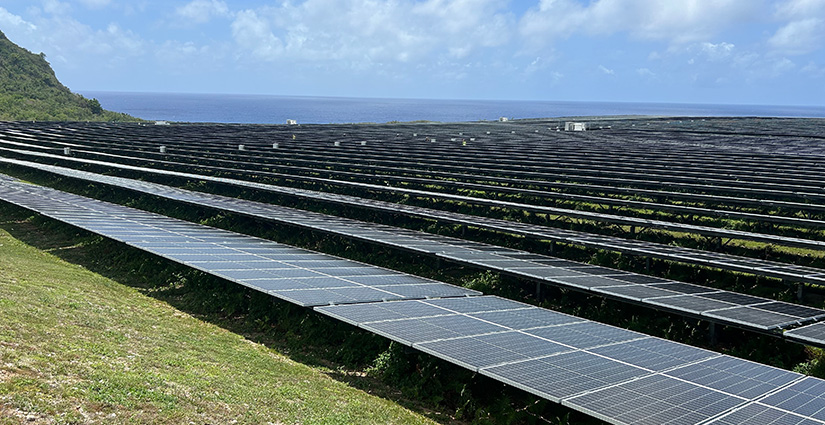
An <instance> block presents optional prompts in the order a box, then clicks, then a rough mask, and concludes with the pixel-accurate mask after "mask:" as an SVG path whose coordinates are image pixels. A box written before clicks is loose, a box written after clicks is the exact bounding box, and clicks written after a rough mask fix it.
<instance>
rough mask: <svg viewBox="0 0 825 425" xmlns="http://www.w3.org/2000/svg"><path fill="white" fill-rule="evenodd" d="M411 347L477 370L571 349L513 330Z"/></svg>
mask: <svg viewBox="0 0 825 425" xmlns="http://www.w3.org/2000/svg"><path fill="white" fill-rule="evenodd" d="M413 347H414V348H416V349H418V350H421V351H423V352H425V353H429V354H432V355H434V356H436V357H439V358H442V359H445V360H447V361H450V362H453V363H455V364H458V365H460V366H463V367H466V368H467V369H470V370H472V371H476V372H477V371H478V370H479V369H480V368H484V367H489V366H494V365H499V364H502V363H510V362H514V361H521V360H528V359H532V358H537V357H545V356H549V355H552V354H557V353H561V352H565V351H571V350H572V349H571V348H570V347H565V346H563V345H559V344H556V343H553V342H550V341H546V340H542V339H539V338H536V337H534V336H530V335H527V334H523V333H520V332H513V331H511V332H503V333H494V334H486V335H478V336H469V337H463V338H455V339H445V340H439V341H433V342H425V343H420V344H415V345H413Z"/></svg>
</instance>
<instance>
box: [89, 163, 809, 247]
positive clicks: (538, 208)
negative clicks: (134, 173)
mask: <svg viewBox="0 0 825 425" xmlns="http://www.w3.org/2000/svg"><path fill="white" fill-rule="evenodd" d="M74 153H75V154H83V155H85V156H90V157H98V158H106V159H107V160H110V161H126V162H128V163H139V162H150V163H154V164H158V163H162V162H165V163H167V165H170V166H178V167H179V166H192V164H197V165H196V167H197V168H198V169H199V170H201V172H204V171H206V170H210V171H211V172H212V173H215V172H219V171H224V172H233V171H234V172H241V173H244V174H255V175H261V176H269V177H278V178H284V179H290V180H295V181H303V182H313V183H321V184H326V185H335V186H341V187H346V188H355V189H360V190H366V191H380V192H388V193H393V194H403V195H409V196H414V197H426V198H432V199H443V200H448V201H452V202H462V203H470V204H475V205H483V206H487V207H493V208H504V209H515V210H521V211H530V212H533V213H536V214H547V215H554V216H556V215H557V216H563V217H572V218H576V219H582V220H592V221H596V222H603V223H611V224H618V225H627V226H637V227H640V228H655V229H665V230H671V231H677V232H687V233H693V234H697V235H703V236H708V237H716V238H729V239H741V240H751V241H757V242H762V243H768V244H778V245H785V246H793V247H800V248H808V249H822V248H825V241H820V240H812V239H806V238H799V237H790V236H783V235H777V234H766V233H755V232H749V231H741V230H734V229H726V228H720V227H712V226H704V225H695V224H689V223H681V222H674V221H664V220H658V219H650V218H639V217H633V216H626V215H616V214H610V213H602V212H592V211H587V210H577V209H567V208H557V207H549V206H542V205H534V204H527V203H521V202H512V201H502V200H497V199H490V198H480V197H473V196H465V195H456V194H450V193H443V192H434V191H431V190H421V189H408V188H405V187H399V186H388V185H382V184H374V183H365V182H359V181H350V180H347V179H336V180H333V179H330V178H325V177H316V176H303V175H301V174H289V173H284V172H272V171H264V170H254V169H250V168H251V167H255V166H256V163H254V162H246V161H237V160H231V161H229V160H228V161H223V162H228V163H229V164H224V165H223V166H220V167H216V166H211V165H209V163H208V161H206V162H205V161H204V159H203V158H198V157H193V159H192V161H191V163H190V164H188V165H187V164H186V163H183V162H170V161H157V160H156V159H154V158H153V159H150V160H147V159H143V158H141V157H139V156H134V155H135V154H136V153H137V152H127V153H126V155H123V154H107V153H99V152H97V151H96V150H84V149H76V150H74ZM153 156H154V154H153ZM279 168H280V167H279ZM313 173H316V174H317V173H318V171H316V170H313ZM320 173H321V174H330V172H329V171H326V170H325V169H322V171H320ZM333 174H334V173H333ZM347 174H348V175H349V174H352V173H349V172H348V173H347ZM387 179H392V177H391V176H390V177H388V176H383V175H382V176H380V178H379V180H387ZM414 179H415V178H413V177H407V176H405V177H403V178H401V179H397V180H400V181H402V182H410V181H412V180H414ZM608 180H610V179H608ZM436 183H438V184H447V183H442V182H440V181H439V182H435V181H433V182H430V184H436ZM496 188H497V187H493V186H490V187H488V188H487V189H489V190H495V189H496ZM505 190H506V189H505ZM522 192H524V191H521V190H517V191H515V193H522ZM823 196H824V197H825V195H823ZM697 211H698V210H697ZM697 211H695V212H697ZM724 214H725V213H723V212H720V213H718V214H717V215H724ZM786 221H792V222H794V223H796V224H797V225H803V224H814V225H816V226H819V227H825V222H819V221H813V220H805V219H793V218H787V219H786Z"/></svg>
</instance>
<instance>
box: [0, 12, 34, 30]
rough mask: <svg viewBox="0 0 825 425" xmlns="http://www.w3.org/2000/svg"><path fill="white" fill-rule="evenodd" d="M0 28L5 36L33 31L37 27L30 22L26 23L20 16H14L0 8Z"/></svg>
mask: <svg viewBox="0 0 825 425" xmlns="http://www.w3.org/2000/svg"><path fill="white" fill-rule="evenodd" d="M0 27H2V29H3V31H4V32H6V34H8V33H10V32H12V31H15V30H18V31H34V30H36V29H37V26H36V25H34V24H33V23H31V22H26V20H24V19H23V18H22V17H21V16H18V15H15V14H13V13H11V12H9V11H8V10H6V9H4V8H3V7H0Z"/></svg>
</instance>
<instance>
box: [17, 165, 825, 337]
mask: <svg viewBox="0 0 825 425" xmlns="http://www.w3.org/2000/svg"><path fill="white" fill-rule="evenodd" d="M5 161H7V162H11V163H15V164H19V165H25V166H29V167H32V168H36V169H38V170H42V171H49V172H53V173H57V174H59V175H62V176H70V177H74V178H79V179H83V180H86V181H94V182H99V183H105V184H110V185H113V186H116V187H120V188H127V189H131V190H135V191H139V192H141V193H147V194H151V195H156V196H161V197H164V198H166V199H172V200H177V201H182V202H187V203H190V204H192V205H197V206H206V207H212V208H215V209H218V210H221V211H228V212H235V213H240V214H244V215H247V216H250V217H256V218H262V219H266V220H274V221H277V222H279V223H287V224H292V225H297V226H301V227H304V228H309V229H312V230H321V231H325V232H329V233H333V234H336V235H343V236H346V237H350V238H356V239H359V240H364V241H369V242H371V243H377V244H381V245H385V246H392V247H396V248H400V249H403V250H406V251H413V252H417V253H421V254H427V255H431V256H436V257H438V258H443V259H446V260H449V261H453V262H457V263H460V264H466V265H472V266H476V267H480V268H484V269H488V270H494V271H499V272H504V273H507V274H509V275H512V276H516V277H519V278H525V279H530V280H537V281H540V282H547V283H550V284H554V285H561V286H564V287H568V288H574V289H578V290H582V291H586V292H591V293H597V294H601V295H604V296H608V297H612V298H616V299H620V300H625V301H633V302H638V303H642V304H644V305H646V306H648V307H653V308H658V309H664V310H668V311H672V312H677V313H680V314H688V315H692V316H696V317H701V318H703V319H706V320H713V321H718V322H719V323H722V324H727V325H739V326H742V327H745V328H747V329H751V330H759V331H773V330H776V329H780V328H785V327H788V326H791V325H798V324H800V323H805V322H810V321H813V320H817V319H821V318H825V310H821V309H815V308H810V307H804V306H800V305H796V304H790V303H785V302H778V301H773V300H769V299H765V298H760V297H754V296H746V295H741V294H736V293H732V292H727V291H722V290H718V289H714V288H708V287H702V286H697V285H690V284H686V283H680V282H675V281H671V280H668V279H663V278H657V277H651V276H645V275H638V274H634V273H629V272H624V271H619V270H615V269H609V268H604V267H596V266H592V265H588V264H584V263H578V262H573V261H566V260H561V259H558V258H554V257H549V256H544V255H537V254H531V253H527V252H523V251H517V250H513V249H508V248H503V247H498V246H493V245H487V244H482V243H477V242H469V241H465V240H461V239H455V238H450V237H446V236H441V235H433V234H428V233H424V232H417V231H412V230H408V229H401V228H397V227H391V226H384V225H379V224H374V223H366V222H361V221H356V220H351V219H346V218H340V217H333V216H328V215H325V214H319V213H313V212H307V211H300V210H295V209H292V208H286V207H281V206H275V205H270V204H262V203H258V202H252V201H246V200H242V199H236V198H228V197H224V196H219V195H212V194H205V193H199V192H192V191H188V190H183V189H178V188H172V187H169V186H164V185H160V184H156V183H149V182H141V181H136V180H131V179H125V178H120V177H112V176H104V175H100V174H94V173H89V172H84V171H78V170H73V169H67V168H62V167H55V166H47V165H41V164H36V163H27V162H23V161H17V160H5ZM305 264H307V265H311V264H312V263H305ZM322 265H323V264H319V266H322ZM341 271H343V270H341ZM221 273H222V275H225V276H229V277H231V278H238V279H241V278H242V279H263V278H265V277H271V276H270V275H271V274H272V273H273V272H271V271H265V272H261V271H248V270H237V271H234V270H229V271H225V272H224V271H221ZM282 273H283V272H282ZM316 282H317V281H316ZM819 337H820V338H825V333H824V334H820V335H819ZM809 343H811V342H809ZM814 345H819V344H818V343H816V344H814Z"/></svg>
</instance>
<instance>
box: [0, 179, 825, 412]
mask: <svg viewBox="0 0 825 425" xmlns="http://www.w3.org/2000/svg"><path fill="white" fill-rule="evenodd" d="M0 199H3V200H5V201H6V202H11V203H13V204H15V205H19V206H21V207H24V208H27V209H30V210H33V211H36V212H39V213H41V214H44V215H46V216H49V217H52V218H55V219H57V220H60V221H63V222H66V223H69V224H72V225H74V226H77V227H80V228H83V229H86V230H89V231H92V232H95V233H98V234H101V235H103V236H106V237H109V238H112V239H115V240H119V241H122V242H125V243H127V244H130V245H132V246H135V247H138V248H140V249H143V250H145V251H148V252H152V253H155V254H157V255H160V256H163V257H165V258H169V259H172V260H174V261H177V262H180V263H182V264H186V265H189V266H191V267H194V268H198V269H201V270H204V271H206V272H208V273H211V274H214V275H216V276H219V277H223V278H226V279H229V280H232V281H235V282H238V283H241V284H244V285H247V286H250V287H253V288H255V289H258V290H261V291H264V292H267V293H269V294H272V295H273V296H276V297H279V298H282V299H285V300H287V301H290V302H293V303H296V304H299V305H304V306H313V305H314V306H316V308H315V310H316V311H319V312H321V313H323V314H327V315H329V316H332V317H335V318H338V319H340V320H343V321H345V322H348V323H351V324H354V325H356V326H359V327H361V328H364V329H366V330H369V331H371V332H374V333H376V334H379V335H383V336H386V337H387V338H390V339H392V340H394V341H398V342H401V343H404V344H407V345H410V346H412V347H414V348H417V349H419V350H421V351H424V352H427V353H430V354H432V355H434V356H437V357H439V358H442V359H445V360H447V361H449V362H452V363H455V364H458V365H460V366H463V367H466V368H469V369H471V370H473V371H476V372H478V373H481V374H483V375H485V376H489V377H491V378H493V379H496V380H499V381H502V382H505V383H508V384H511V385H513V386H516V387H518V388H521V389H524V390H526V391H528V392H531V393H533V394H536V395H538V396H540V397H544V398H546V399H548V400H551V401H555V402H558V403H561V404H563V405H566V406H569V407H571V408H573V409H576V410H579V411H582V412H585V413H587V414H590V415H593V416H595V417H598V418H601V419H604V420H606V421H608V422H611V423H615V424H662V423H668V424H698V423H720V424H728V423H731V424H732V423H736V424H739V423H765V422H761V420H762V419H763V418H766V417H772V418H773V417H776V418H780V417H781V418H783V420H784V421H785V422H782V423H806V424H807V423H810V424H822V423H825V400H823V397H825V391H823V389H825V381H822V380H819V379H815V378H810V377H805V376H803V375H800V374H797V373H794V372H788V371H784V370H781V369H777V368H773V367H769V366H764V365H759V364H756V363H752V362H748V361H745V360H741V359H737V358H733V357H729V356H724V355H720V354H718V353H713V352H710V351H706V350H701V349H697V348H693V347H689V346H685V345H681V344H677V343H673V342H669V341H665V340H661V339H658V338H653V337H649V336H646V335H643V334H639V333H636V332H631V331H627V330H624V329H619V328H615V327H611V326H607V325H603V324H599V323H595V322H591V321H587V320H584V319H580V318H576V317H573V316H569V315H565V314H561V313H556V312H552V311H549V310H545V309H541V308H538V307H533V306H529V305H526V304H521V303H518V302H515V301H511V300H506V299H503V298H498V297H491V296H481V295H480V294H479V293H477V292H475V291H469V290H466V289H463V288H458V287H453V286H451V285H446V284H443V283H440V282H434V281H427V280H420V279H419V278H414V277H411V276H408V275H403V274H398V273H393V272H390V271H388V270H385V269H380V268H377V267H374V266H368V265H364V264H360V263H356V262H352V261H349V260H344V259H339V258H334V257H331V256H327V255H323V254H318V253H313V252H309V251H306V250H301V249H297V248H293V247H289V246H286V245H282V244H277V243H274V242H271V241H265V240H261V239H257V238H253V237H250V236H245V235H240V234H236V233H232V232H228V231H224V230H219V229H214V228H209V227H206V226H202V225H197V224H194V223H189V222H185V221H181V220H175V219H171V218H167V217H164V216H159V215H156V214H151V213H147V212H143V211H138V210H134V209H131V208H127V207H123V206H117V205H113V204H108V203H105V202H102V201H97V200H92V199H89V198H84V197H81V196H77V195H72V194H68V193H64V192H59V191H56V190H53V189H48V188H43V187H37V186H32V185H29V184H25V183H22V182H19V181H16V180H14V179H9V178H2V179H0ZM406 278H412V279H413V280H412V281H406V280H405V279H406ZM378 281H380V283H379V282H378ZM425 293H426V296H431V297H435V299H426V298H425V296H423V295H424V294H425ZM416 298H418V299H416ZM393 300H394V301H393ZM376 301H378V302H376ZM324 304H332V305H326V306H325V305H324ZM754 421H759V422H754Z"/></svg>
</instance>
